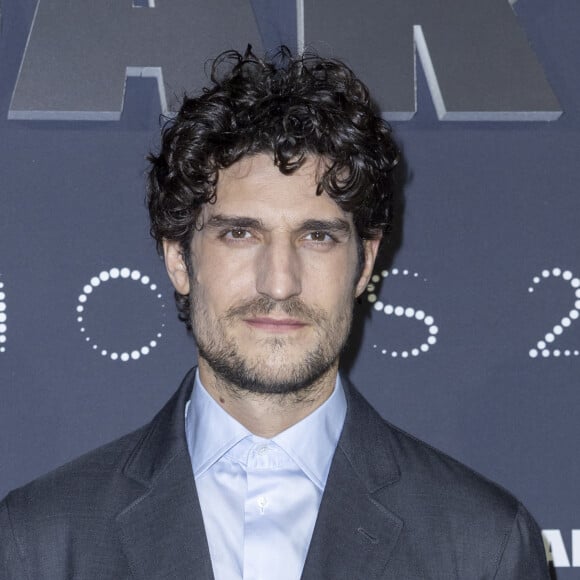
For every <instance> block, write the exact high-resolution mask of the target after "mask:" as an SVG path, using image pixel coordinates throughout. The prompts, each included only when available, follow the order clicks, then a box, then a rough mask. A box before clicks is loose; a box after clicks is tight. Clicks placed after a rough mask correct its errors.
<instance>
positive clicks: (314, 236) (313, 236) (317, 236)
mask: <svg viewBox="0 0 580 580" xmlns="http://www.w3.org/2000/svg"><path fill="white" fill-rule="evenodd" d="M307 238H308V239H309V240H310V241H312V242H329V241H330V240H331V237H330V235H329V234H328V233H327V232H310V233H309V234H308V236H307Z"/></svg>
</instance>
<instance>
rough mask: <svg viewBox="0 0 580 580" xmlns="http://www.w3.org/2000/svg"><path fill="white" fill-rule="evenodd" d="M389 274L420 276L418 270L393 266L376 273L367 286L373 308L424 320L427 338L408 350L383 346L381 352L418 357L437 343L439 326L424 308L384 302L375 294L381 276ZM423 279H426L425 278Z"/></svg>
mask: <svg viewBox="0 0 580 580" xmlns="http://www.w3.org/2000/svg"><path fill="white" fill-rule="evenodd" d="M388 276H409V277H412V278H419V273H418V272H410V271H409V270H399V268H393V269H392V270H383V271H382V272H381V274H380V276H379V275H378V274H374V275H373V276H372V278H371V282H370V283H369V285H368V286H367V291H368V294H367V300H368V301H369V302H370V303H371V304H372V305H373V308H374V309H375V310H376V311H377V312H383V313H384V314H385V315H386V316H397V317H405V318H409V319H413V320H417V321H419V322H422V323H423V324H424V325H425V326H426V327H427V333H428V336H427V340H425V341H424V342H423V343H421V344H420V345H419V346H417V347H414V348H409V349H407V350H400V351H399V350H388V349H386V348H381V349H380V352H381V354H383V355H390V356H391V357H392V358H399V357H400V358H404V359H408V358H410V357H417V356H419V355H420V354H422V353H426V352H428V351H429V349H430V348H431V347H432V346H434V345H435V344H436V343H437V335H438V334H439V328H438V327H437V325H436V324H435V320H434V319H433V317H432V316H429V315H428V314H426V313H425V312H424V311H423V310H419V309H415V308H413V307H411V306H407V307H404V306H395V305H393V304H383V302H381V301H380V300H379V299H378V297H377V295H376V294H375V289H376V284H377V283H378V282H379V281H380V280H381V278H387V277H388ZM423 281H426V279H425V278H423ZM373 348H374V349H377V350H378V349H379V346H378V345H377V344H373Z"/></svg>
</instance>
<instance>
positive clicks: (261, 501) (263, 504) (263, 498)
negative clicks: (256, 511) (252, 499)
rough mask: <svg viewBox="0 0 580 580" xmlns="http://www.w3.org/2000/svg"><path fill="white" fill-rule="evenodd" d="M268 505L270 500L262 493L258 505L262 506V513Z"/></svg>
mask: <svg viewBox="0 0 580 580" xmlns="http://www.w3.org/2000/svg"><path fill="white" fill-rule="evenodd" d="M267 505H268V500H267V499H266V498H265V497H264V496H263V495H261V496H260V497H259V498H258V507H259V508H260V513H262V514H263V513H264V510H265V509H266V506H267Z"/></svg>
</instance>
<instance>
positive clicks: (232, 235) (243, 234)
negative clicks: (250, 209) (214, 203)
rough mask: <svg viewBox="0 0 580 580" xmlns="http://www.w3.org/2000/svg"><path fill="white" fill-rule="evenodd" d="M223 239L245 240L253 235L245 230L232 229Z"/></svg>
mask: <svg viewBox="0 0 580 580" xmlns="http://www.w3.org/2000/svg"><path fill="white" fill-rule="evenodd" d="M223 237H224V238H226V239H230V240H245V239H247V238H250V237H251V234H250V232H249V231H248V230H246V229H245V228H232V229H230V230H227V231H226V232H224V233H223Z"/></svg>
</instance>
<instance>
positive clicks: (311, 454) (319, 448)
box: [185, 372, 346, 490]
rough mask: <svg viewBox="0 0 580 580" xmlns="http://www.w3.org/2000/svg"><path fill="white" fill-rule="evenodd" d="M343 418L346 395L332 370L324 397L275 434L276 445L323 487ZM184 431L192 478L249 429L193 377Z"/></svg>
mask: <svg viewBox="0 0 580 580" xmlns="http://www.w3.org/2000/svg"><path fill="white" fill-rule="evenodd" d="M345 417H346V398H345V395H344V390H343V388H342V383H341V381H340V377H339V376H338V375H337V377H336V383H335V386H334V390H333V392H332V394H331V395H330V397H329V398H328V399H327V400H326V401H325V402H324V403H323V404H322V405H320V407H318V408H317V409H315V410H314V411H313V412H312V413H311V414H310V415H308V416H307V417H305V418H304V419H302V420H301V421H299V422H298V423H296V424H295V425H292V426H291V427H289V428H288V429H286V430H285V431H283V432H282V433H279V434H278V435H276V436H275V437H274V438H273V439H272V441H273V442H274V443H276V445H278V446H279V447H281V448H282V449H283V450H284V451H285V452H286V453H287V454H288V455H289V456H290V457H291V458H292V459H293V460H294V461H295V462H296V464H297V465H298V466H299V467H300V469H301V470H302V471H303V472H304V473H305V474H306V476H307V477H308V478H309V479H310V480H311V481H312V482H313V483H314V484H315V485H316V486H317V487H318V488H319V489H321V490H324V486H325V485H326V480H327V478H328V472H329V471H330V464H331V463H332V457H333V456H334V451H335V450H336V445H337V443H338V439H339V437H340V433H341V431H342V427H343V425H344V419H345ZM185 431H186V438H187V445H188V448H189V454H190V457H191V465H192V468H193V474H194V476H195V477H198V476H200V475H201V474H202V473H204V472H205V471H207V470H208V469H209V468H210V467H211V466H212V465H213V464H214V463H215V462H216V461H219V459H221V457H223V455H224V454H225V453H227V452H228V451H229V450H230V449H231V448H232V447H234V446H235V445H237V444H238V443H239V442H240V441H241V440H242V439H245V438H246V437H253V435H252V433H251V432H250V431H249V430H248V429H246V428H245V427H244V426H243V425H242V424H241V423H239V422H238V421H236V420H235V419H234V418H233V417H232V416H231V415H229V414H228V413H226V411H224V410H223V409H222V408H221V407H220V405H218V404H217V403H216V401H214V399H213V398H212V397H211V395H210V394H209V393H208V392H207V391H206V390H205V387H204V386H203V385H202V383H201V381H200V379H199V372H197V373H196V376H195V385H194V388H193V391H192V393H191V398H190V400H189V401H188V403H187V406H186V408H185Z"/></svg>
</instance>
